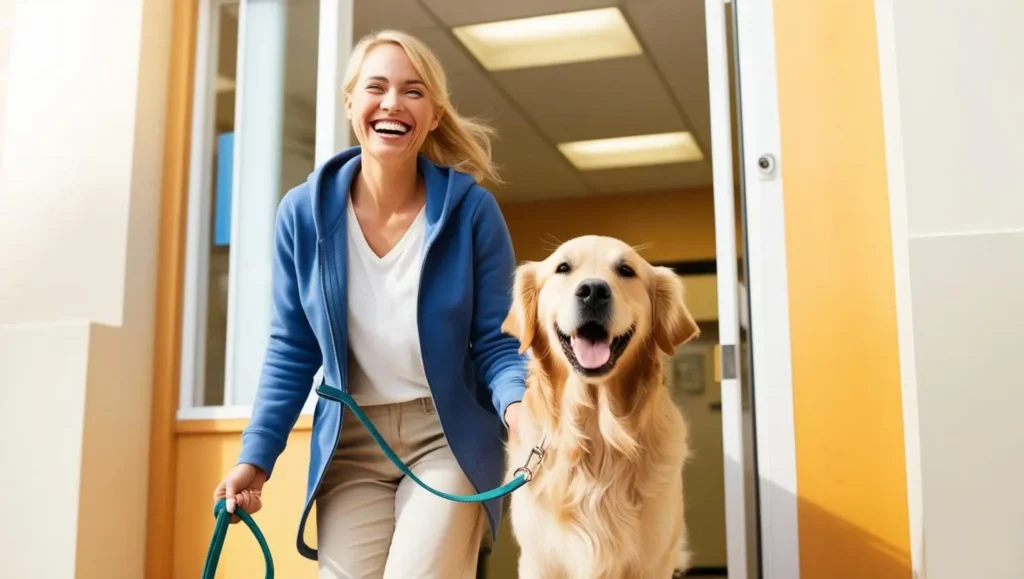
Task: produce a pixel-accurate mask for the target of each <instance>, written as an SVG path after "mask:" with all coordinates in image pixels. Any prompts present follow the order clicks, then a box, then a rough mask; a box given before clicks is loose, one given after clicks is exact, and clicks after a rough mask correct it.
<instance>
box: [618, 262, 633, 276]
mask: <svg viewBox="0 0 1024 579" xmlns="http://www.w3.org/2000/svg"><path fill="white" fill-rule="evenodd" d="M618 270H619V275H621V276H622V277H636V272H635V271H633V268H631V267H629V266H628V265H625V264H623V265H620V266H619V267H618Z"/></svg>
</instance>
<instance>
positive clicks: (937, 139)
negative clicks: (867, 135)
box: [878, 0, 1024, 579]
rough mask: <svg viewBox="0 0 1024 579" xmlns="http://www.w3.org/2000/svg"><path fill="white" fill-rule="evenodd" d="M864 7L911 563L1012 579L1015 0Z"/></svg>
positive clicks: (1022, 254) (1016, 493)
mask: <svg viewBox="0 0 1024 579" xmlns="http://www.w3.org/2000/svg"><path fill="white" fill-rule="evenodd" d="M878 5H879V29H880V32H881V34H880V36H881V40H882V44H881V45H880V46H881V53H882V57H883V85H884V86H885V96H886V99H885V106H886V120H887V146H888V148H889V158H890V172H891V175H890V183H891V184H892V186H891V191H892V196H893V198H892V206H893V231H894V250H895V251H894V254H895V256H896V265H897V271H898V272H899V273H898V280H897V292H898V294H899V298H900V333H901V335H900V346H901V351H902V364H903V376H904V388H905V396H904V399H905V400H907V401H910V402H911V403H912V404H913V407H912V408H910V410H911V413H910V414H909V415H908V432H909V434H910V435H909V437H908V439H907V442H908V445H907V446H908V449H907V453H908V465H909V474H910V477H909V478H910V485H909V487H910V489H909V490H910V499H911V514H912V519H913V520H914V525H913V526H914V527H915V530H914V535H915V538H914V553H915V556H916V557H917V559H918V561H917V565H916V566H917V567H919V568H921V567H923V569H921V570H923V571H927V576H928V577H929V579H945V578H954V577H955V578H959V577H968V576H970V577H986V578H989V579H1010V578H1017V577H1022V576H1024V559H1022V558H1021V556H1020V540H1021V538H1022V537H1024V495H1022V494H1021V491H1020V481H1021V479H1022V478H1024V462H1022V461H1021V450H1022V449H1024V429H1022V428H1021V427H1020V426H1019V416H1020V412H1021V409H1022V408H1024V372H1022V370H1021V367H1020V362H1019V360H1020V356H1021V348H1022V346H1024V341H1022V340H1021V337H1020V328H1021V327H1024V185H1022V181H1021V176H1020V171H1021V168H1022V167H1024V141H1022V140H1021V135H1022V134H1024V112H1022V111H1024V109H1022V108H1021V103H1024V67H1022V66H1021V55H1024V36H1022V35H1021V34H1020V25H1021V23H1022V22H1024V4H1022V3H1021V2H1019V1H1016V0H1002V1H998V2H987V3H985V5H984V8H983V9H977V8H980V7H975V8H972V7H970V6H968V5H966V4H958V3H948V2H945V3H935V2H931V1H928V0H906V1H900V2H896V1H895V0H883V1H879V2H878ZM886 34H887V36H886ZM912 424H913V426H915V428H913V429H911V428H910V427H911V425H912ZM920 576H921V577H924V575H923V573H922V574H921V575H920Z"/></svg>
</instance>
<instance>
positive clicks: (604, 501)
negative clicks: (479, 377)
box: [502, 236, 699, 579]
mask: <svg viewBox="0 0 1024 579" xmlns="http://www.w3.org/2000/svg"><path fill="white" fill-rule="evenodd" d="M563 264H567V265H568V269H569V271H565V269H566V266H565V265H563ZM560 265H561V266H562V267H561V268H560ZM622 265H626V266H627V267H628V270H623V269H622V268H621V266H622ZM630 271H632V273H633V274H634V275H632V276H630V275H624V273H625V274H629V273H630ZM595 278H596V279H600V280H604V281H605V282H607V283H608V285H609V287H610V289H611V299H610V301H611V314H610V316H609V318H608V320H609V321H608V324H607V325H608V327H607V330H608V333H609V335H610V338H609V339H611V338H613V337H615V336H620V335H623V334H626V333H628V331H629V329H630V328H633V332H632V334H631V335H632V338H631V339H630V340H629V343H628V345H626V346H625V350H624V351H623V352H622V354H621V355H620V356H619V357H618V359H617V361H615V362H614V366H613V367H612V368H611V369H610V371H608V372H607V373H604V374H602V375H600V376H594V375H593V374H594V373H593V372H591V373H589V375H588V372H587V371H586V370H583V369H580V368H578V366H579V365H578V364H576V365H574V364H573V362H572V359H571V358H570V356H571V354H570V353H569V352H572V349H571V347H569V346H565V345H564V344H563V341H564V340H565V339H566V335H568V334H570V333H571V332H574V331H575V325H578V324H579V323H580V322H579V319H581V318H579V319H578V317H577V316H578V311H579V307H578V303H577V302H578V299H577V297H576V295H575V294H576V288H577V287H578V286H579V284H580V282H582V281H583V280H585V279H591V280H593V279H595ZM513 291H514V295H513V304H512V308H511V311H510V312H509V315H508V318H507V319H506V320H505V323H504V325H503V326H502V328H503V330H504V331H505V332H506V333H508V334H511V335H513V336H515V337H516V338H518V339H519V340H520V343H521V348H522V351H523V352H525V351H527V350H529V351H530V353H531V355H530V367H529V375H528V378H527V390H526V395H525V397H524V398H523V406H522V410H521V412H520V414H519V424H518V429H517V432H518V435H517V436H513V437H510V440H509V443H508V468H509V475H510V476H512V474H513V473H514V471H515V469H517V468H519V467H520V466H522V465H523V464H524V463H526V461H527V459H528V457H529V454H530V450H531V448H533V447H534V445H536V444H537V443H538V442H539V441H540V439H541V436H542V434H543V433H544V432H546V435H547V438H546V444H545V456H544V458H543V462H542V466H541V467H540V469H539V471H538V472H537V473H536V476H535V478H534V479H533V480H532V481H531V482H529V483H528V484H526V485H525V486H524V487H522V488H520V489H519V490H517V491H516V492H515V493H513V495H512V498H511V509H510V517H511V522H512V528H513V534H514V536H515V538H516V541H517V542H518V543H519V546H520V550H521V551H520V552H521V556H520V559H519V576H520V578H522V579H669V578H670V577H672V574H673V571H674V570H683V569H685V568H686V567H687V566H688V560H689V551H688V549H687V540H686V526H685V522H684V517H683V479H682V474H683V466H684V463H685V461H686V458H687V454H688V449H687V432H686V424H685V421H684V418H683V416H682V414H681V413H680V411H679V409H678V408H677V407H676V405H675V404H674V403H673V401H672V399H671V398H670V396H669V393H668V389H667V388H666V386H665V383H664V378H663V373H662V361H661V356H660V353H659V350H660V351H664V352H667V353H673V352H674V351H675V349H676V347H677V346H679V345H680V344H682V343H684V342H686V341H688V340H690V339H692V338H693V337H695V336H697V335H698V334H699V329H698V328H697V325H696V323H695V322H694V320H693V318H692V317H691V315H690V313H689V312H688V311H687V309H686V306H685V304H684V301H683V284H682V280H680V279H679V277H678V276H677V275H676V274H675V273H674V272H673V271H672V270H670V269H668V268H663V267H652V266H651V265H650V264H649V263H648V262H646V261H645V260H644V259H642V258H641V257H640V256H639V255H638V254H637V252H636V251H634V250H633V249H632V248H631V247H630V246H628V245H627V244H625V243H623V242H621V241H619V240H617V239H613V238H607V237H597V236H586V237H580V238H576V239H573V240H570V241H568V242H566V243H564V244H562V246H560V247H559V248H558V249H557V250H556V251H555V252H554V253H553V254H552V255H551V256H550V257H549V258H548V259H546V260H544V261H542V262H532V263H525V264H523V265H521V266H519V268H518V269H517V271H516V277H515V284H514V290H513ZM580 315H582V314H580ZM559 332H561V334H562V336H561V337H560V336H559ZM567 349H568V351H567Z"/></svg>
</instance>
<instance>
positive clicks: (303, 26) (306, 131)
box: [179, 0, 798, 579]
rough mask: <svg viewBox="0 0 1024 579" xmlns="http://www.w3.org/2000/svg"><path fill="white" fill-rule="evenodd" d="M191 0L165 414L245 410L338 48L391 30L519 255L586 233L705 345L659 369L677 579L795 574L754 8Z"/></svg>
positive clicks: (762, 41) (760, 18)
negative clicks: (181, 227)
mask: <svg viewBox="0 0 1024 579" xmlns="http://www.w3.org/2000/svg"><path fill="white" fill-rule="evenodd" d="M208 1H209V2H210V3H212V4H213V6H214V7H215V8H214V10H215V12H216V14H217V15H218V16H217V18H219V20H217V19H215V20H213V21H212V24H211V26H216V27H217V29H218V30H219V31H220V35H221V36H220V42H219V46H220V48H219V50H220V54H221V56H222V58H219V59H216V61H217V63H218V68H216V69H215V70H214V72H212V73H211V74H210V76H209V77H208V80H209V84H210V85H212V86H213V87H215V91H213V93H212V94H214V95H215V96H212V97H209V99H210V100H209V102H208V109H209V111H208V116H209V117H211V118H213V119H215V121H212V120H208V122H210V123H214V122H215V129H214V130H215V132H216V135H215V139H214V142H213V143H212V144H210V143H208V144H206V145H204V146H200V147H195V149H194V151H193V159H194V161H196V162H195V163H194V166H195V167H198V169H197V170H196V172H195V173H194V175H195V179H196V180H197V181H196V185H194V187H196V188H198V189H199V190H203V191H205V193H204V195H205V200H206V201H205V202H203V203H198V204H194V205H193V206H192V207H194V208H195V209H190V211H195V212H197V214H198V213H201V212H203V211H207V212H209V215H208V216H206V217H205V219H207V220H208V221H207V223H208V224H207V226H206V230H205V234H203V235H197V236H193V235H190V238H189V239H190V244H193V245H192V246H191V247H190V250H189V251H190V255H192V256H193V257H194V259H193V260H192V261H193V262H194V264H196V265H195V266H194V267H193V268H191V269H189V271H190V272H191V271H194V272H195V273H194V274H190V275H193V277H192V278H190V279H187V280H186V285H187V287H188V292H190V293H188V294H187V295H189V296H192V297H191V298H190V299H191V301H190V302H188V303H190V304H192V305H191V306H190V307H186V310H187V311H186V319H185V320H184V321H185V327H184V333H185V338H186V339H185V343H189V344H193V345H194V347H193V348H192V350H191V351H186V352H183V361H182V364H183V368H182V400H183V401H184V402H183V409H182V410H181V411H180V412H179V416H194V417H206V416H234V415H235V414H234V413H236V411H237V414H238V415H241V416H244V413H245V408H246V405H247V404H249V402H250V401H251V398H252V395H253V394H254V392H253V391H252V390H251V388H252V385H253V384H255V383H257V380H255V379H253V378H254V375H255V373H258V371H259V362H260V359H261V354H262V347H263V343H262V341H261V340H262V339H263V337H264V336H265V335H266V331H265V329H264V327H263V326H265V325H266V324H267V323H268V319H267V312H265V308H263V307H262V306H261V304H263V303H265V302H266V301H267V299H266V295H264V294H266V293H267V292H269V285H268V284H267V282H266V279H265V278H266V275H265V273H266V272H265V271H264V269H265V267H266V264H269V263H270V259H269V258H268V257H267V256H266V255H265V253H266V252H267V251H268V249H267V247H266V244H265V243H263V241H265V240H266V239H269V238H270V237H269V232H268V230H267V227H268V224H269V223H272V220H270V218H271V217H272V215H273V211H272V209H273V207H274V206H276V200H278V199H279V198H280V196H281V195H282V194H283V193H284V192H285V191H287V190H288V189H289V188H291V187H292V186H294V185H295V184H297V183H298V182H299V181H300V180H302V179H303V178H304V176H305V173H307V172H308V171H309V170H311V169H312V168H313V167H314V166H315V165H317V164H319V163H320V162H322V161H323V160H324V159H325V158H326V157H327V156H330V155H332V154H333V153H335V152H336V151H338V150H340V149H343V148H345V147H346V146H348V145H349V144H350V143H354V142H355V140H354V137H353V136H352V135H351V133H350V130H349V128H348V125H347V122H346V118H345V115H344V112H343V108H342V101H341V98H340V96H341V93H340V83H341V76H342V74H343V71H344V67H345V61H346V59H347V56H348V52H349V50H350V48H351V46H352V44H353V43H354V42H355V41H356V40H358V39H359V38H360V37H361V36H362V35H364V34H366V33H369V32H371V31H374V30H379V29H382V28H397V29H402V30H405V31H408V32H410V33H412V34H414V35H415V36H417V37H418V38H420V39H421V40H423V41H424V42H425V43H426V44H427V45H429V46H430V47H431V48H432V49H433V50H434V51H435V52H436V54H437V55H438V56H439V58H440V59H441V61H442V62H443V64H444V66H445V69H446V71H447V73H448V76H449V83H450V88H451V91H452V99H453V102H454V104H455V105H456V107H457V108H458V110H459V111H460V112H461V113H463V114H466V115H470V116H475V117H480V118H481V119H483V120H485V121H488V122H489V123H490V124H491V125H493V126H494V127H495V128H496V129H497V134H498V140H497V141H496V142H495V143H494V158H495V160H496V162H497V164H498V165H499V167H500V170H501V174H502V177H503V179H504V180H505V183H504V184H502V185H494V184H485V185H486V186H487V187H488V188H489V189H490V190H491V191H492V192H494V194H495V196H496V197H497V199H498V201H499V204H500V205H501V207H502V211H503V213H504V214H505V217H506V220H507V222H508V225H509V229H510V231H511V233H512V237H513V243H514V244H515V246H516V254H517V259H519V260H533V259H542V258H543V257H544V256H546V254H547V252H548V251H550V248H551V247H552V245H553V244H555V243H557V241H561V240H565V239H568V238H571V237H574V236H576V235H582V234H587V233H599V234H605V235H612V236H615V237H619V238H621V239H623V240H624V241H626V242H628V243H631V244H634V245H638V246H640V247H642V248H643V249H642V252H641V253H642V255H644V256H645V257H646V258H647V259H648V260H649V261H651V262H652V263H655V264H658V265H666V266H669V267H672V268H673V269H675V270H676V272H677V273H678V274H679V275H680V276H682V277H683V279H684V282H685V284H686V285H687V287H688V300H689V304H690V308H691V310H693V311H694V313H695V317H696V318H697V321H698V323H699V325H700V327H701V330H702V333H703V335H702V337H701V338H700V339H698V340H695V341H693V342H691V343H689V344H686V345H685V346H683V347H682V348H680V349H679V350H678V351H677V352H676V353H675V355H674V356H672V357H671V359H670V360H669V363H668V364H667V369H666V374H667V375H666V378H667V382H668V384H669V387H670V388H671V390H672V395H673V399H674V401H675V402H676V404H678V405H679V406H680V408H681V409H682V410H683V412H684V414H685V415H686V416H687V419H688V421H689V423H690V431H691V435H690V436H691V441H690V444H691V446H692V447H693V449H694V456H693V458H692V460H691V462H690V464H689V465H688V466H687V469H686V471H685V474H684V477H685V478H684V480H685V487H686V489H687V490H686V493H687V495H686V507H687V524H688V527H689V528H690V544H691V550H692V551H693V560H692V562H693V569H691V571H690V572H689V574H688V575H686V576H702V577H728V578H729V579H747V578H751V579H752V578H757V577H771V578H777V579H783V578H786V579H788V578H795V577H798V571H797V570H796V560H797V556H796V514H795V512H796V506H795V459H794V458H793V453H794V449H793V442H792V408H791V406H792V405H791V392H790V390H791V386H790V381H789V375H788V355H789V351H788V348H789V346H788V340H789V336H788V326H787V325H786V323H785V316H786V312H787V310H786V300H787V299H788V298H787V295H786V291H785V287H786V286H785V262H784V238H783V234H784V228H783V224H782V223H781V217H780V216H781V196H780V195H779V193H780V192H781V180H780V177H779V173H778V164H779V160H778V158H777V155H774V156H773V155H772V154H771V151H777V150H778V143H777V140H778V130H777V112H775V111H774V108H773V107H774V102H775V101H774V98H775V97H774V90H775V85H774V74H775V73H774V61H773V56H772V52H773V50H774V46H773V38H772V36H771V22H772V20H771V9H770V6H768V7H766V6H764V3H745V2H728V1H722V0H717V1H716V0H706V1H701V0H623V1H622V2H620V3H618V4H614V5H610V4H609V3H607V2H603V1H601V0H582V1H581V0H547V1H545V2H539V1H529V2H525V3H518V4H516V3H499V2H490V1H488V2H479V1H477V0H417V1H413V0H264V1H262V2H246V1H244V0H243V1H242V2H240V3H239V2H237V1H234V0H208ZM737 4H739V6H737ZM552 31H553V32H552ZM208 33H209V31H204V30H200V32H199V34H200V36H203V35H204V34H208ZM595 39H596V40H595ZM531 43H532V45H533V48H532V49H531V48H529V46H527V45H530V44H531ZM538 46H539V47H540V48H537V47H538ZM594 46H598V47H599V48H600V50H599V51H598V52H597V53H594V52H593V51H590V52H589V53H588V51H587V50H586V48H587V47H591V48H592V47H594ZM524 47H525V48H524ZM235 53H237V56H238V58H237V60H236V59H235V58H234V56H235ZM207 56H208V55H203V54H200V55H198V57H197V58H198V60H199V61H200V62H202V61H203V60H204V58H206V57H207ZM197 78H198V75H197ZM210 88H211V87H197V95H198V94H199V93H200V92H201V91H203V90H206V91H207V92H210V91H209V90H208V89H210ZM204 94H207V93H204ZM199 117H202V115H199ZM763 163H767V164H768V165H770V166H769V167H767V168H766V167H762V166H761V165H762V164H763ZM243 190H244V191H245V196H244V197H242V196H241V195H240V191H243ZM232 207H233V208H234V209H233V210H232ZM225 208H226V209H225ZM225 210H226V211H227V213H226V214H225V213H223V211H225ZM232 214H234V215H233V216H232ZM556 217H557V219H556ZM195 220H196V222H202V220H203V218H201V217H196V218H195ZM200 229H201V228H200ZM204 235H205V237H204ZM193 239H195V240H196V241H193ZM780 254H783V255H780ZM204 272H205V273H204ZM241 288H245V289H244V291H241ZM190 308H191V309H190ZM787 405H788V409H787ZM184 406H187V407H184ZM503 527H504V528H503V532H502V537H501V540H499V542H498V543H497V544H496V545H494V546H493V548H492V549H490V550H489V552H488V553H487V554H486V555H487V556H486V557H485V559H484V563H483V564H482V565H481V576H486V577H488V578H489V579H504V578H507V577H508V578H510V577H514V576H515V561H516V559H517V554H516V547H515V544H514V542H513V540H512V537H511V533H510V532H509V530H508V527H507V521H506V522H505V523H503Z"/></svg>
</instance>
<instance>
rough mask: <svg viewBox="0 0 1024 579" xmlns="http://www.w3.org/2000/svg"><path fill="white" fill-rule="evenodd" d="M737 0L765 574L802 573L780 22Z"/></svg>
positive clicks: (765, 9) (776, 577)
mask: <svg viewBox="0 0 1024 579" xmlns="http://www.w3.org/2000/svg"><path fill="white" fill-rule="evenodd" d="M709 1H718V2H722V3H723V4H728V3H730V1H729V0H709ZM731 3H732V8H733V16H734V21H733V32H734V34H733V38H734V46H735V54H736V60H737V62H736V64H737V71H736V85H737V87H738V92H739V95H738V105H739V111H740V113H739V119H740V127H739V131H738V133H739V138H740V147H739V150H740V158H739V159H738V162H739V163H740V168H741V171H740V174H741V179H742V181H743V187H742V195H741V202H742V205H743V214H744V225H745V231H744V257H745V259H744V263H745V264H746V267H747V276H746V280H747V282H748V283H747V285H748V287H747V288H746V289H747V300H748V303H749V312H748V313H749V316H750V325H751V327H752V332H751V350H752V361H753V364H752V367H753V369H752V374H753V376H754V380H753V383H754V414H755V417H756V419H755V432H756V437H757V439H756V440H757V442H756V453H757V454H756V458H757V477H758V479H757V480H758V484H757V487H758V514H759V516H760V525H759V527H760V528H759V529H758V530H759V531H760V540H759V543H760V555H761V562H760V568H761V576H762V577H764V578H765V579H798V578H799V577H800V543H799V532H798V516H797V511H798V498H797V497H798V495H797V471H796V433H795V426H794V415H793V371H792V357H791V342H790V339H791V336H790V327H789V284H788V265H787V254H786V222H785V206H784V199H783V181H782V163H783V161H784V159H783V158H782V155H781V137H780V130H779V105H778V77H777V73H776V64H775V20H774V13H773V5H772V3H771V2H763V1H761V0H749V1H748V0H735V1H733V2H731Z"/></svg>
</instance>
